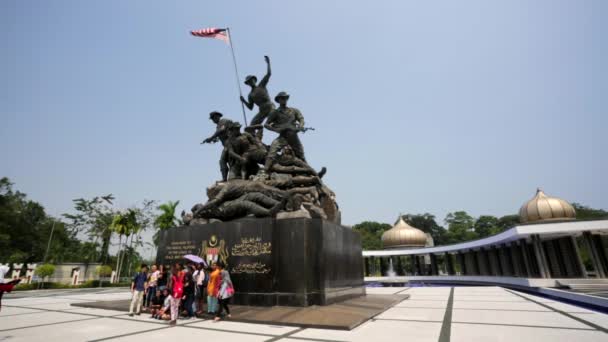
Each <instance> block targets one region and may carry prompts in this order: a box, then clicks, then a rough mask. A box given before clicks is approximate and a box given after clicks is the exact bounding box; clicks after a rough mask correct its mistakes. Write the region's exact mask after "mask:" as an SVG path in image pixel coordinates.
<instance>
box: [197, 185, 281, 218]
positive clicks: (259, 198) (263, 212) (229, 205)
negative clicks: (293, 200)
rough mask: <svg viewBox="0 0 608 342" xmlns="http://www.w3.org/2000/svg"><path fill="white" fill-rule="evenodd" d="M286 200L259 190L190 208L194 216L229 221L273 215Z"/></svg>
mask: <svg viewBox="0 0 608 342" xmlns="http://www.w3.org/2000/svg"><path fill="white" fill-rule="evenodd" d="M286 201H287V200H286V199H283V200H281V201H277V200H275V199H273V198H271V197H268V196H266V195H264V194H263V193H260V192H250V193H247V194H244V195H243V196H241V197H239V198H237V199H234V200H230V201H226V202H214V203H208V204H205V205H204V206H201V205H197V206H195V207H194V208H192V211H193V212H194V217H195V218H205V219H219V220H222V221H229V220H233V219H237V218H240V217H244V216H247V215H253V216H255V217H268V216H272V217H274V216H275V215H276V214H277V213H278V212H279V211H280V210H281V209H282V208H283V207H284V206H285V202H286Z"/></svg>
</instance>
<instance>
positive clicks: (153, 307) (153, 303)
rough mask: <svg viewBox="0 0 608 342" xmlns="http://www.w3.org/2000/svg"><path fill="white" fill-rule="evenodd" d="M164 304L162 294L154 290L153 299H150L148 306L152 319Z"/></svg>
mask: <svg viewBox="0 0 608 342" xmlns="http://www.w3.org/2000/svg"><path fill="white" fill-rule="evenodd" d="M164 302H165V297H164V296H163V294H162V292H161V291H160V290H156V291H155V293H154V297H152V299H151V300H150V304H149V305H148V309H149V310H150V313H151V314H152V317H154V315H155V314H156V313H157V312H158V311H160V309H162V307H163V304H164Z"/></svg>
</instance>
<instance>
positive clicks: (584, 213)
mask: <svg viewBox="0 0 608 342" xmlns="http://www.w3.org/2000/svg"><path fill="white" fill-rule="evenodd" d="M572 206H573V207H574V210H576V219H577V220H600V219H608V211H606V210H603V209H593V208H589V207H587V206H585V205H582V204H580V203H572Z"/></svg>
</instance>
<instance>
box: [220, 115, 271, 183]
mask: <svg viewBox="0 0 608 342" xmlns="http://www.w3.org/2000/svg"><path fill="white" fill-rule="evenodd" d="M226 148H227V151H228V157H229V158H230V165H231V167H230V169H231V171H230V172H231V174H232V173H233V171H234V176H235V177H236V178H242V179H248V178H249V176H251V175H255V174H256V173H258V171H259V169H260V168H259V166H258V164H263V163H264V161H265V159H266V146H264V144H262V142H261V141H259V140H258V139H256V138H255V137H254V136H253V135H251V134H249V133H248V132H243V133H241V125H240V124H239V123H238V122H235V123H233V124H232V125H231V126H230V127H229V128H228V142H227V144H226Z"/></svg>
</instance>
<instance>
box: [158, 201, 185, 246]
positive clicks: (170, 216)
mask: <svg viewBox="0 0 608 342" xmlns="http://www.w3.org/2000/svg"><path fill="white" fill-rule="evenodd" d="M178 205H179V201H175V202H172V201H169V202H167V203H164V204H161V205H159V206H158V208H157V209H158V210H160V211H161V213H160V215H158V216H157V217H156V219H154V226H155V227H156V229H157V230H156V233H154V237H153V241H154V244H155V245H156V246H158V242H159V241H158V240H159V238H160V232H161V231H162V230H165V229H169V228H173V227H175V226H177V224H178V220H177V218H176V217H175V209H176V208H177V206H178Z"/></svg>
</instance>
